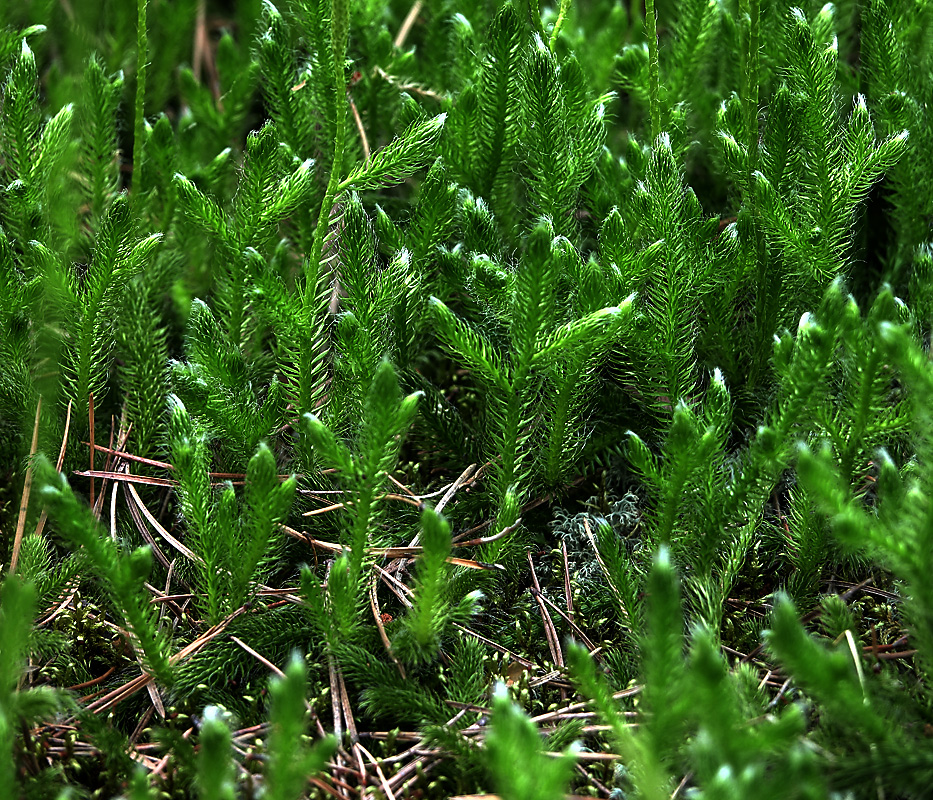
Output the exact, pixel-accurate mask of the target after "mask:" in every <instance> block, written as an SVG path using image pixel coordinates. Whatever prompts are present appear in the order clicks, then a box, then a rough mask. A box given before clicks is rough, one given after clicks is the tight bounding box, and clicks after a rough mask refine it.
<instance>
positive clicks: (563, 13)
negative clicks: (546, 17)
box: [548, 0, 570, 53]
mask: <svg viewBox="0 0 933 800" xmlns="http://www.w3.org/2000/svg"><path fill="white" fill-rule="evenodd" d="M569 10H570V0H560V12H559V13H558V14H557V20H556V21H555V22H554V29H553V30H552V31H551V41H550V42H548V48H549V49H550V51H551V52H552V53H553V52H554V48H555V47H557V37H558V36H559V35H560V29H561V28H563V27H564V19H566V17H567V12H568V11H569Z"/></svg>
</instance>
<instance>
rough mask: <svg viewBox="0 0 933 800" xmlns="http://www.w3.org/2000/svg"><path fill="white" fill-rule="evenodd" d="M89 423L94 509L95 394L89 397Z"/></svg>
mask: <svg viewBox="0 0 933 800" xmlns="http://www.w3.org/2000/svg"><path fill="white" fill-rule="evenodd" d="M87 421H88V424H89V425H90V426H91V449H90V451H89V452H88V456H89V461H90V467H88V469H89V470H90V471H91V508H94V475H93V473H94V392H91V393H90V394H89V395H88V397H87Z"/></svg>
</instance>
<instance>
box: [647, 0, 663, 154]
mask: <svg viewBox="0 0 933 800" xmlns="http://www.w3.org/2000/svg"><path fill="white" fill-rule="evenodd" d="M645 30H646V32H647V35H648V105H649V107H650V111H651V142H652V144H653V143H654V142H655V141H657V138H658V137H659V136H660V135H661V86H660V79H659V77H658V21H657V19H655V16H654V0H645Z"/></svg>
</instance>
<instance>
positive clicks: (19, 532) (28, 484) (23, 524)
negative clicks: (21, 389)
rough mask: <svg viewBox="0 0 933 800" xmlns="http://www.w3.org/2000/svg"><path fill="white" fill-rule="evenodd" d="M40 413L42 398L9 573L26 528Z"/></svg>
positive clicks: (34, 427)
mask: <svg viewBox="0 0 933 800" xmlns="http://www.w3.org/2000/svg"><path fill="white" fill-rule="evenodd" d="M41 414H42V398H41V397H40V398H39V400H38V402H37V403H36V421H35V423H34V424H33V426H32V444H31V445H30V446H29V464H28V466H27V467H26V477H25V479H24V480H23V497H22V499H21V500H20V503H19V517H18V518H17V520H16V533H15V534H14V536H13V552H12V554H11V556H10V574H11V575H12V574H13V573H14V572H16V562H17V561H19V550H20V547H22V545H23V531H24V530H25V528H26V511H27V509H28V508H29V495H30V493H31V491H32V459H33V457H34V456H35V455H36V450H38V449H39V419H40V416H41Z"/></svg>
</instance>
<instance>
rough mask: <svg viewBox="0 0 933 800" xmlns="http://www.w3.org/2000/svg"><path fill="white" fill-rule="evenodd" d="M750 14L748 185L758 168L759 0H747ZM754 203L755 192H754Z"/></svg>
mask: <svg viewBox="0 0 933 800" xmlns="http://www.w3.org/2000/svg"><path fill="white" fill-rule="evenodd" d="M746 4H747V9H746V12H747V14H748V51H747V52H746V54H745V81H746V85H745V98H744V99H745V116H746V126H747V127H748V185H749V188H750V189H751V187H752V186H753V185H754V178H755V172H756V171H757V170H758V71H759V53H758V51H759V48H760V44H759V28H760V16H761V13H760V3H759V0H745V2H743V6H745V5H746ZM752 198H753V199H752V202H753V203H754V192H753V193H752Z"/></svg>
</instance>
